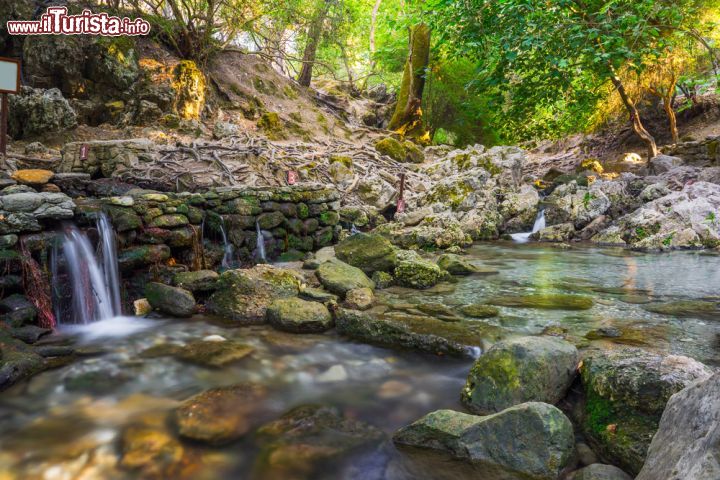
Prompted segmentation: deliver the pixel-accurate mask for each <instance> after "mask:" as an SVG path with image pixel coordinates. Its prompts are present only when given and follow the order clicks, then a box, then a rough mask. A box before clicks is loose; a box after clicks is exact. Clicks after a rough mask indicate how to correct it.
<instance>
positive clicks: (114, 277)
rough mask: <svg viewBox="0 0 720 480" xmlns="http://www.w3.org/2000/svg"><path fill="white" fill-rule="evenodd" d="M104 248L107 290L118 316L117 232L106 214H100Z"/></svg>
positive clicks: (99, 221) (99, 224)
mask: <svg viewBox="0 0 720 480" xmlns="http://www.w3.org/2000/svg"><path fill="white" fill-rule="evenodd" d="M97 229H98V233H99V234H100V245H101V247H102V261H103V273H104V274H105V289H106V290H107V291H108V296H109V297H110V302H111V305H112V311H113V312H114V313H115V314H116V315H120V314H121V313H122V304H121V303H120V273H119V272H118V260H117V248H116V246H115V230H113V228H112V224H111V223H110V219H109V218H108V216H107V215H105V214H104V213H101V214H100V218H98V222H97Z"/></svg>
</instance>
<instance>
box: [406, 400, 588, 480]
mask: <svg viewBox="0 0 720 480" xmlns="http://www.w3.org/2000/svg"><path fill="white" fill-rule="evenodd" d="M393 441H394V442H395V443H396V444H398V445H401V446H408V447H416V448H421V449H430V450H434V451H437V452H440V453H444V454H447V455H449V456H451V457H453V458H457V459H461V460H464V461H467V462H470V463H472V464H473V465H474V466H476V467H477V478H524V479H537V480H540V479H547V480H550V479H553V480H555V479H557V478H558V476H559V475H560V473H561V472H562V470H563V469H564V468H565V467H566V466H567V465H568V464H569V463H570V460H571V458H572V456H573V452H574V446H575V438H574V435H573V427H572V424H571V423H570V420H568V418H567V417H566V416H565V415H564V414H563V413H562V412H561V411H560V410H558V409H557V408H556V407H554V406H552V405H548V404H545V403H538V402H530V403H523V404H521V405H516V406H514V407H511V408H508V409H507V410H503V411H502V412H499V413H496V414H494V415H489V416H485V417H481V416H475V415H468V414H466V413H460V412H455V411H452V410H437V411H435V412H432V413H430V414H428V415H426V416H424V417H423V418H421V419H420V420H418V421H416V422H415V423H413V424H411V425H408V426H406V427H403V428H401V429H400V430H399V431H398V432H396V433H395V435H394V436H393Z"/></svg>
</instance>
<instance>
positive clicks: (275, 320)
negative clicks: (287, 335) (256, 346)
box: [267, 297, 333, 333]
mask: <svg viewBox="0 0 720 480" xmlns="http://www.w3.org/2000/svg"><path fill="white" fill-rule="evenodd" d="M267 319H268V322H269V323H270V325H272V326H273V327H275V328H277V329H278V330H283V331H286V332H292V333H318V332H324V331H325V330H328V329H329V328H332V326H333V319H332V315H330V311H329V310H328V309H327V307H326V306H325V305H323V304H322V303H319V302H311V301H307V300H302V299H300V298H295V297H293V298H280V299H278V300H275V301H274V302H273V303H271V304H270V306H269V307H268V309H267Z"/></svg>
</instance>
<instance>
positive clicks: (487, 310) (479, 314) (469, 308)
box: [460, 303, 500, 318]
mask: <svg viewBox="0 0 720 480" xmlns="http://www.w3.org/2000/svg"><path fill="white" fill-rule="evenodd" d="M460 313H462V314H463V315H465V316H466V317H470V318H491V317H497V316H498V315H500V310H499V309H498V308H497V307H493V306H492V305H483V304H481V303H474V304H472V305H465V306H464V307H460Z"/></svg>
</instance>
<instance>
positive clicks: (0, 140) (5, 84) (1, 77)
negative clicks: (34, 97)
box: [0, 57, 20, 155]
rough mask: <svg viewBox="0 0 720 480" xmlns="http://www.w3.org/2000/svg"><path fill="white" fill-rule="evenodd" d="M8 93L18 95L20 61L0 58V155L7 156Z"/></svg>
mask: <svg viewBox="0 0 720 480" xmlns="http://www.w3.org/2000/svg"><path fill="white" fill-rule="evenodd" d="M8 93H20V60H15V59H13V58H4V57H0V95H2V99H1V100H0V154H2V155H5V154H7V122H8V98H7V96H8Z"/></svg>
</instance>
